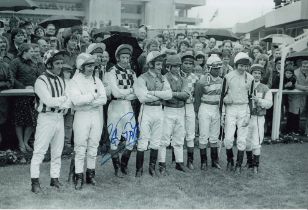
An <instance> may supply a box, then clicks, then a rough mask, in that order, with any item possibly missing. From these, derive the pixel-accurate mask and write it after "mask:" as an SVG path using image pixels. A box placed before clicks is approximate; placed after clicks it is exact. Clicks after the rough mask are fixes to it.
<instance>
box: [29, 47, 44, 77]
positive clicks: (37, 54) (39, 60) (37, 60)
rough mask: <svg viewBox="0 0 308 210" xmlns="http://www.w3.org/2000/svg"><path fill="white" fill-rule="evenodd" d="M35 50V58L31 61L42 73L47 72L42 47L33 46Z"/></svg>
mask: <svg viewBox="0 0 308 210" xmlns="http://www.w3.org/2000/svg"><path fill="white" fill-rule="evenodd" d="M32 48H33V56H32V58H31V60H32V61H33V63H34V65H36V66H37V69H38V71H39V72H40V73H43V72H44V71H45V65H44V63H43V57H41V52H40V47H39V45H38V44H32Z"/></svg>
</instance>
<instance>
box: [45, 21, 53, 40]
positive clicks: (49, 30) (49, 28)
mask: <svg viewBox="0 0 308 210" xmlns="http://www.w3.org/2000/svg"><path fill="white" fill-rule="evenodd" d="M45 36H47V37H50V36H56V27H55V25H54V24H51V23H50V24H48V25H47V27H46V32H45Z"/></svg>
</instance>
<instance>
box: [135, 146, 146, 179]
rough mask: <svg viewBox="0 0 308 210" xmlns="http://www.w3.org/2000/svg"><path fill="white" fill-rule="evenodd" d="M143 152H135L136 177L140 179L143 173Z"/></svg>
mask: <svg viewBox="0 0 308 210" xmlns="http://www.w3.org/2000/svg"><path fill="white" fill-rule="evenodd" d="M143 160H144V151H137V157H136V177H141V176H142V173H143Z"/></svg>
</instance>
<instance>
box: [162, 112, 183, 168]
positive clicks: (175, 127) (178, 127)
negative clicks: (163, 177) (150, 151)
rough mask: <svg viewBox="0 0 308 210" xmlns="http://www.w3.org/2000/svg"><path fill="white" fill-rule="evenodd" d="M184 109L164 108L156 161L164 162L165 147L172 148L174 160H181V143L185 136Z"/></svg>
mask: <svg viewBox="0 0 308 210" xmlns="http://www.w3.org/2000/svg"><path fill="white" fill-rule="evenodd" d="M184 122H185V110H184V107H183V108H171V107H165V108H164V122H163V136H162V140H161V144H160V148H159V150H158V161H159V162H162V163H164V162H166V147H167V146H169V144H170V140H171V138H172V141H171V145H172V147H173V148H174V156H175V161H176V162H179V163H180V162H183V145H184V138H185V125H184V124H185V123H184Z"/></svg>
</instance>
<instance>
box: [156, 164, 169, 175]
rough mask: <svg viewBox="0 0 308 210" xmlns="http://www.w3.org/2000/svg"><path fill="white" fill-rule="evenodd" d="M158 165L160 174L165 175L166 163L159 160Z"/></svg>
mask: <svg viewBox="0 0 308 210" xmlns="http://www.w3.org/2000/svg"><path fill="white" fill-rule="evenodd" d="M158 167H159V173H160V174H161V175H162V176H165V175H167V169H166V168H167V167H166V163H162V162H159V163H158Z"/></svg>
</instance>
